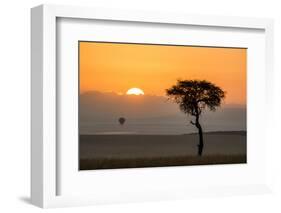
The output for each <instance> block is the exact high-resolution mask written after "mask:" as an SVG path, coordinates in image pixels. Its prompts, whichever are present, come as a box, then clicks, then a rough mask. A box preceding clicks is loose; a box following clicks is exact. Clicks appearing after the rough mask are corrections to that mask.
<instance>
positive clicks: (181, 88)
mask: <svg viewBox="0 0 281 213" xmlns="http://www.w3.org/2000/svg"><path fill="white" fill-rule="evenodd" d="M166 94H167V95H168V96H169V97H170V98H171V99H173V100H174V101H175V102H176V103H177V104H179V107H180V110H181V111H183V112H184V113H187V114H190V115H193V116H199V115H200V114H201V113H202V111H203V110H204V109H205V108H209V109H210V110H211V111H215V110H216V108H217V107H219V106H220V105H221V102H222V99H224V97H225V92H224V91H223V90H222V89H221V88H219V87H218V86H216V85H215V84H213V83H211V82H208V81H205V80H178V81H177V84H176V85H174V86H172V87H171V88H169V89H167V90H166Z"/></svg>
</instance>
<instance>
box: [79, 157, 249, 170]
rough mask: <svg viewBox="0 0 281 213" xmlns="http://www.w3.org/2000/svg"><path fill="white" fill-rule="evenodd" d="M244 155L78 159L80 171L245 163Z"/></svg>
mask: <svg viewBox="0 0 281 213" xmlns="http://www.w3.org/2000/svg"><path fill="white" fill-rule="evenodd" d="M246 162H247V158H246V155H209V156H202V157H198V156H177V157H176V156H175V157H155V158H91V159H80V162H79V163H80V165H79V166H80V167H79V168H80V170H93V169H120V168H143V167H163V166H188V165H210V164H238V163H246Z"/></svg>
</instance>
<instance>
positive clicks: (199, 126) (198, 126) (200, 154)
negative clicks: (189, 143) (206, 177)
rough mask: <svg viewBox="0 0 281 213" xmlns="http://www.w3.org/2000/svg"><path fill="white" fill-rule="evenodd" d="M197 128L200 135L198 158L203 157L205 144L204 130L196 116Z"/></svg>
mask: <svg viewBox="0 0 281 213" xmlns="http://www.w3.org/2000/svg"><path fill="white" fill-rule="evenodd" d="M195 126H196V127H197V129H198V133H199V144H198V156H202V154H203V148H204V142H203V130H202V127H201V124H200V123H199V116H196V123H195Z"/></svg>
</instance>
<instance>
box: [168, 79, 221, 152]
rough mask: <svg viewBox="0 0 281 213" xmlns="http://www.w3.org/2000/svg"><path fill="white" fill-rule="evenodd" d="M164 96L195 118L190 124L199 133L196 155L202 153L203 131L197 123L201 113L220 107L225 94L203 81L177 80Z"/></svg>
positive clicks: (213, 85)
mask: <svg viewBox="0 0 281 213" xmlns="http://www.w3.org/2000/svg"><path fill="white" fill-rule="evenodd" d="M166 94H167V95H168V96H169V97H170V98H171V99H172V100H173V101H174V102H175V103H177V104H179V107H180V110H181V111H183V112H184V113H186V114H189V115H192V116H194V117H195V121H190V123H191V124H192V125H194V126H196V127H197V129H198V133H199V144H198V155H199V156H201V155H202V153H203V147H204V142H203V130H202V127H201V124H200V122H199V118H200V115H201V113H202V112H203V111H204V110H205V109H206V108H207V109H209V110H211V111H215V110H216V108H217V107H219V106H220V105H221V102H222V99H223V98H224V97H225V92H224V91H223V90H222V89H221V88H219V87H218V86H216V85H215V84H213V83H211V82H208V81H205V80H203V81H202V80H178V82H177V84H176V85H173V86H172V87H171V88H169V89H167V90H166Z"/></svg>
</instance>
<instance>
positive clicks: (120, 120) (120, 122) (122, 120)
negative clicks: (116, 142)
mask: <svg viewBox="0 0 281 213" xmlns="http://www.w3.org/2000/svg"><path fill="white" fill-rule="evenodd" d="M118 121H119V124H120V125H123V124H124V123H125V121H126V119H125V118H123V117H120V118H119V119H118Z"/></svg>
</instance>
